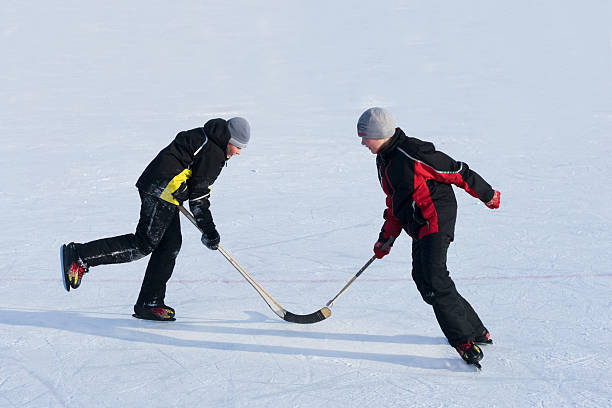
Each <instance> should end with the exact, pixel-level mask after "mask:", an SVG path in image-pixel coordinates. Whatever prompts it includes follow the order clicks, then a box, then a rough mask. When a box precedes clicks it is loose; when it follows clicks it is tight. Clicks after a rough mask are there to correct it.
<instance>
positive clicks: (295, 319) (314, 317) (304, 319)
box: [178, 204, 331, 324]
mask: <svg viewBox="0 0 612 408" xmlns="http://www.w3.org/2000/svg"><path fill="white" fill-rule="evenodd" d="M178 208H179V210H180V211H181V212H182V213H183V215H185V216H186V217H187V219H188V220H189V221H191V223H192V224H193V225H194V226H195V227H196V228H198V229H200V227H198V224H197V222H196V220H195V218H194V217H193V215H192V214H191V213H190V212H189V211H187V210H186V209H185V207H183V206H182V205H180V204H179V206H178ZM217 250H218V251H219V252H220V253H221V255H223V257H224V258H225V259H226V260H227V261H228V262H229V263H230V264H231V265H232V266H233V267H234V268H235V269H236V270H237V271H238V272H239V273H240V274H241V275H242V277H243V278H244V279H245V280H246V281H247V282H248V283H249V284H250V285H251V286H252V287H253V289H255V291H256V292H257V294H259V296H260V297H261V298H262V299H263V301H264V302H266V304H267V305H268V307H269V308H270V309H271V310H272V311H273V312H274V313H275V314H276V315H277V316H278V317H280V318H281V319H283V320H284V321H286V322H291V323H298V324H312V323H317V322H320V321H321V320H325V319H327V318H328V317H329V316H331V310H330V309H329V308H328V307H323V308H322V309H320V310H317V311H316V312H314V313H311V314H307V315H297V314H294V313H291V312H289V311H287V310H286V309H285V308H283V307H282V306H281V305H280V304H278V302H277V301H276V300H274V298H273V297H272V296H270V295H269V294H268V292H266V291H265V290H264V288H262V287H261V285H260V284H259V283H257V281H255V279H253V277H252V276H251V275H249V274H248V273H247V271H245V270H244V268H243V267H242V266H240V265H239V264H238V262H236V260H235V259H234V258H233V257H232V256H231V255H230V254H229V252H227V251H226V250H225V248H223V246H221V245H219V246H218V247H217Z"/></svg>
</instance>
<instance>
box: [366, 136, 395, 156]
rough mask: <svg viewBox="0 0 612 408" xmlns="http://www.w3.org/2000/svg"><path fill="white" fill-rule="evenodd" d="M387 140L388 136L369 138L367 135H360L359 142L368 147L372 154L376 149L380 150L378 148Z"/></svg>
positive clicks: (376, 151) (375, 152)
mask: <svg viewBox="0 0 612 408" xmlns="http://www.w3.org/2000/svg"><path fill="white" fill-rule="evenodd" d="M387 140H389V138H387V139H370V138H367V137H362V138H361V144H362V145H364V146H365V147H367V148H368V149H370V152H372V154H377V153H378V151H379V150H380V148H381V147H382V145H384V144H385V142H386V141H387Z"/></svg>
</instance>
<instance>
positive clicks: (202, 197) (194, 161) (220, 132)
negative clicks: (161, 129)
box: [136, 119, 230, 231]
mask: <svg viewBox="0 0 612 408" xmlns="http://www.w3.org/2000/svg"><path fill="white" fill-rule="evenodd" d="M229 139H230V133H229V129H228V127H227V122H226V121H225V120H223V119H212V120H209V121H208V122H206V124H205V125H204V126H203V127H199V128H195V129H191V130H186V131H184V132H180V133H179V134H178V135H177V136H176V138H175V139H174V140H173V141H172V142H171V143H170V144H169V145H168V146H167V147H165V148H164V149H163V150H162V151H160V152H159V154H158V155H157V156H156V157H155V158H154V159H153V161H151V163H149V165H148V166H147V168H146V169H145V170H144V172H143V173H142V175H141V176H140V178H139V179H138V181H137V182H136V187H138V189H139V190H141V191H143V192H145V193H147V194H151V195H154V196H156V197H159V198H161V199H162V200H165V201H168V202H170V203H173V204H176V205H178V204H179V203H180V202H182V201H183V200H185V199H189V207H190V208H191V210H192V212H193V215H194V216H195V218H196V220H197V221H198V225H199V226H200V228H202V229H203V230H204V231H210V230H211V229H212V228H214V223H213V220H212V215H211V213H210V210H209V207H210V202H209V197H210V186H211V185H212V184H213V183H214V182H215V180H216V179H217V177H218V176H219V174H220V173H221V170H222V169H223V165H224V164H225V162H226V160H227V144H228V143H229Z"/></svg>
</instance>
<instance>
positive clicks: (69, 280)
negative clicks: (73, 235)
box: [60, 242, 89, 292]
mask: <svg viewBox="0 0 612 408" xmlns="http://www.w3.org/2000/svg"><path fill="white" fill-rule="evenodd" d="M60 264H61V265H60V267H61V270H62V281H63V282H64V289H66V290H67V291H68V292H70V288H72V289H76V288H78V287H79V286H80V285H81V280H82V279H83V275H84V274H86V273H87V272H88V271H89V268H88V267H87V265H86V264H85V262H83V261H82V260H81V259H80V258H79V254H78V253H77V251H76V245H75V243H74V242H71V243H69V244H67V245H62V246H61V248H60Z"/></svg>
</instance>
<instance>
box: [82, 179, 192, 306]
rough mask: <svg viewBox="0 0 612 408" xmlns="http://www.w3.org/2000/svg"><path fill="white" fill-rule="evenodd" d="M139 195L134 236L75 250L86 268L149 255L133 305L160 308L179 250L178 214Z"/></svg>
mask: <svg viewBox="0 0 612 408" xmlns="http://www.w3.org/2000/svg"><path fill="white" fill-rule="evenodd" d="M139 193H140V200H141V202H142V203H141V207H140V219H139V221H138V225H137V226H136V232H135V233H134V234H125V235H119V236H116V237H112V238H102V239H98V240H96V241H91V242H87V243H84V244H78V245H77V251H78V253H79V256H80V257H81V259H82V260H83V261H84V262H85V263H86V264H87V265H88V266H90V267H93V266H98V265H107V264H116V263H125V262H131V261H135V260H137V259H140V258H143V257H145V256H147V255H149V254H151V258H150V259H149V263H148V265H147V270H146V272H145V276H144V280H143V282H142V287H141V289H140V294H139V295H138V300H137V303H138V304H148V305H152V306H158V305H159V306H161V305H163V303H164V299H165V296H166V283H167V282H168V280H169V279H170V276H172V270H173V269H174V264H175V261H176V257H177V255H178V253H179V250H180V249H181V243H182V236H181V224H180V220H179V211H178V207H177V206H176V205H174V204H171V203H168V202H166V201H164V200H162V199H160V198H158V197H155V196H152V195H149V194H146V193H143V192H142V191H139Z"/></svg>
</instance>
